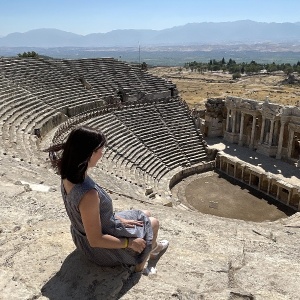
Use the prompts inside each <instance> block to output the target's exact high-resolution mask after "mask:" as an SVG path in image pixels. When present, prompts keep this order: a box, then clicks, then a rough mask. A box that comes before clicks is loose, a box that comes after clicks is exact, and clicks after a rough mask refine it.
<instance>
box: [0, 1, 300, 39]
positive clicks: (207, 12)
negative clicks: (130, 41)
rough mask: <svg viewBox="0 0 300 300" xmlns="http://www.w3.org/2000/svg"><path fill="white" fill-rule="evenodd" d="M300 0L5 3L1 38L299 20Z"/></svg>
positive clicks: (0, 15) (0, 9) (1, 12)
mask: <svg viewBox="0 0 300 300" xmlns="http://www.w3.org/2000/svg"><path fill="white" fill-rule="evenodd" d="M299 11H300V0H0V35H1V36H4V35H7V34H9V33H12V32H26V31H28V30H31V29H37V28H57V29H61V30H65V31H69V32H74V33H78V34H82V35H86V34H89V33H95V32H108V31H111V30H115V29H155V30H159V29H165V28H170V27H174V26H179V25H184V24H187V23H194V22H223V21H237V20H246V19H248V20H253V21H259V22H268V23H269V22H278V23H282V22H299V21H300V14H299Z"/></svg>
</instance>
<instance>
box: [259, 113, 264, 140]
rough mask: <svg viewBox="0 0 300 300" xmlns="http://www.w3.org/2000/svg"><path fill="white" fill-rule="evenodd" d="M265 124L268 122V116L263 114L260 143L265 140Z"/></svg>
mask: <svg viewBox="0 0 300 300" xmlns="http://www.w3.org/2000/svg"><path fill="white" fill-rule="evenodd" d="M265 124H266V118H265V117H264V116H263V117H262V123H261V131H260V139H259V143H260V144H262V143H263V141H264V132H265Z"/></svg>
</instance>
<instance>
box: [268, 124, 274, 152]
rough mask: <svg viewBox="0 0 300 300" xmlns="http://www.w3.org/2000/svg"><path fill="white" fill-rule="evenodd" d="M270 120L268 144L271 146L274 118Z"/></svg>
mask: <svg viewBox="0 0 300 300" xmlns="http://www.w3.org/2000/svg"><path fill="white" fill-rule="evenodd" d="M270 121H271V128H270V135H269V143H268V144H269V146H272V140H273V131H274V120H270Z"/></svg>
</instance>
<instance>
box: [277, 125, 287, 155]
mask: <svg viewBox="0 0 300 300" xmlns="http://www.w3.org/2000/svg"><path fill="white" fill-rule="evenodd" d="M284 125H285V122H282V121H281V126H280V132H279V138H278V148H277V154H276V158H277V159H281V151H282V143H283V133H284Z"/></svg>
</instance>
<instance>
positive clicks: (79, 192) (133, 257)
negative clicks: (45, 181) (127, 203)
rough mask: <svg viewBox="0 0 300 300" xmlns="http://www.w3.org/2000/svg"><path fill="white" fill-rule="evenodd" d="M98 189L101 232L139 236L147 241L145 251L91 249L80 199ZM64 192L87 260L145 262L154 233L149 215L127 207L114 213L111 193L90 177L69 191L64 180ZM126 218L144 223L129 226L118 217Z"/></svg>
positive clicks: (110, 263) (114, 263)
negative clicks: (132, 226)
mask: <svg viewBox="0 0 300 300" xmlns="http://www.w3.org/2000/svg"><path fill="white" fill-rule="evenodd" d="M91 189H95V190H96V191H97V192H98V194H99V198H100V207H101V209H100V218H101V225H102V233H103V234H109V235H113V236H115V237H129V238H130V237H139V238H143V239H145V240H146V244H147V246H146V248H145V249H144V251H143V252H142V253H140V254H139V253H137V252H135V251H133V250H132V249H128V248H126V249H105V248H92V247H90V245H89V242H88V240H87V237H86V234H85V231H84V227H83V224H82V220H81V215H80V212H79V208H78V206H79V202H80V200H81V199H82V197H83V195H84V194H85V193H86V192H88V191H90V190H91ZM61 192H62V196H63V200H64V204H65V207H66V211H67V214H68V216H69V218H70V221H71V234H72V238H73V241H74V243H75V245H76V247H77V248H78V249H79V250H81V251H82V252H83V253H84V254H85V255H86V256H87V258H88V259H90V260H92V261H94V262H95V263H96V264H98V265H100V266H111V267H112V266H117V265H128V266H132V265H137V264H139V263H141V262H142V261H144V260H145V259H146V257H147V256H148V255H149V253H150V251H151V244H152V238H153V232H152V227H151V222H150V220H149V218H148V217H147V216H146V215H145V214H144V213H143V212H142V211H140V210H128V211H122V212H119V213H116V214H114V212H113V206H112V200H111V198H110V197H109V195H108V194H107V193H106V192H105V191H104V190H103V189H102V188H101V187H100V186H99V185H98V184H96V183H95V182H94V181H93V180H92V179H91V178H90V177H88V176H87V177H86V178H85V180H84V182H83V183H80V184H76V185H75V186H74V187H73V188H72V190H71V191H70V193H69V194H67V193H66V191H65V189H64V186H63V184H62V183H61ZM116 215H117V216H120V217H122V218H124V219H129V220H132V219H134V220H139V221H143V222H144V226H135V227H134V228H126V227H124V226H123V225H122V223H121V222H120V220H118V219H116V218H115V216H116Z"/></svg>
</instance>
